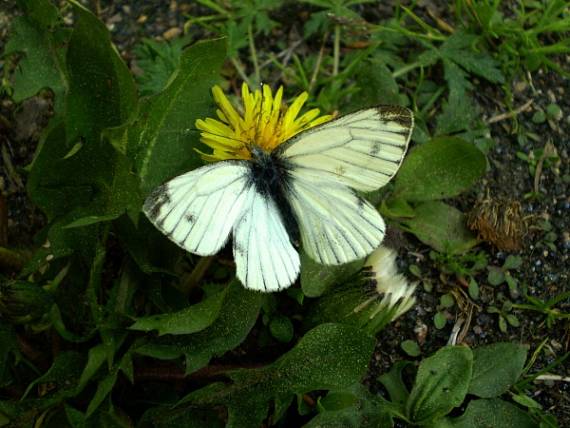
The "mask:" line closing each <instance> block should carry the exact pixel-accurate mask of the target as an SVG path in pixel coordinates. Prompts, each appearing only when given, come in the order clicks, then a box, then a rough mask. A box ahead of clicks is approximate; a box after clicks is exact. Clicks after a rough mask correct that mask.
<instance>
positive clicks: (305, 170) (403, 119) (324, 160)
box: [278, 106, 413, 191]
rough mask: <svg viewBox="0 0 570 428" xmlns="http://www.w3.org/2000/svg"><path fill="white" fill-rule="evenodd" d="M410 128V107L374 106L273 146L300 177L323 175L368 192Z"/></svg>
mask: <svg viewBox="0 0 570 428" xmlns="http://www.w3.org/2000/svg"><path fill="white" fill-rule="evenodd" d="M412 128H413V115H412V112H411V111H410V110H408V109H406V108H404V107H397V106H380V107H374V108H370V109H366V110H361V111H358V112H356V113H352V114H348V115H346V116H343V117H340V118H339V119H336V120H333V121H331V122H328V123H325V124H323V125H321V126H318V127H316V128H313V129H310V130H308V131H305V132H302V133H300V134H299V135H297V136H295V137H293V138H292V139H291V140H289V141H288V142H286V143H285V144H284V145H283V146H281V147H280V148H279V149H278V150H279V152H280V153H279V154H280V155H281V156H282V157H283V158H285V159H287V161H288V162H289V163H290V164H291V165H292V167H293V168H294V169H295V170H296V171H297V172H298V176H299V177H300V178H302V179H306V180H314V179H322V178H323V177H326V176H329V177H330V178H331V179H332V180H333V181H336V182H339V183H342V184H345V185H347V186H349V187H352V188H353V189H356V190H361V191H371V190H375V189H378V188H379V187H382V186H383V185H385V184H386V183H387V182H388V181H389V180H390V179H391V178H392V177H393V176H394V174H396V171H397V170H398V168H399V167H400V164H401V162H402V159H403V158H404V154H405V153H406V148H407V146H408V141H409V140H410V136H411V133H412Z"/></svg>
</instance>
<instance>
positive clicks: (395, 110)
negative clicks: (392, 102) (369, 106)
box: [376, 105, 414, 130]
mask: <svg viewBox="0 0 570 428" xmlns="http://www.w3.org/2000/svg"><path fill="white" fill-rule="evenodd" d="M376 109H377V111H378V114H379V115H380V117H383V118H386V119H388V120H391V121H394V122H396V123H398V124H399V125H401V126H403V127H406V128H410V130H411V129H412V128H413V126H414V114H413V113H412V111H411V110H410V109H409V108H406V107H402V106H389V105H383V106H378V107H376Z"/></svg>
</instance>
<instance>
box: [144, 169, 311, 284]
mask: <svg viewBox="0 0 570 428" xmlns="http://www.w3.org/2000/svg"><path fill="white" fill-rule="evenodd" d="M143 211H144V213H145V214H146V215H147V217H148V218H149V219H150V220H151V221H152V223H154V225H155V226H156V227H157V228H158V229H160V230H161V231H162V232H163V233H164V234H165V235H166V236H167V237H168V238H170V239H171V240H172V241H174V242H175V243H176V244H178V245H179V246H180V247H182V248H184V249H185V250H187V251H190V252H192V253H195V254H199V255H202V256H206V255H211V254H215V253H217V252H218V251H219V250H220V249H221V248H222V247H223V246H224V244H225V243H226V242H227V240H228V237H229V235H230V232H231V231H232V230H233V234H234V246H233V250H234V258H235V262H236V269H237V276H238V278H239V279H240V281H241V282H242V283H243V284H244V286H245V287H246V288H250V289H253V290H260V291H276V290H280V289H282V288H285V287H288V286H289V285H291V284H292V283H293V282H295V280H296V279H297V276H298V275H299V270H300V261H299V255H298V253H297V251H296V250H295V249H294V248H293V245H292V244H291V241H290V240H289V236H288V235H287V231H286V230H285V226H284V225H283V222H282V220H281V216H280V214H279V211H278V209H277V206H276V205H275V203H274V202H273V200H272V199H268V198H266V197H265V196H263V195H261V194H260V193H259V192H258V191H257V190H256V189H255V186H254V184H253V182H252V181H251V178H250V167H249V165H248V162H247V161H224V162H217V163H214V164H211V165H207V166H204V167H202V168H198V169H195V170H193V171H191V172H188V173H186V174H183V175H181V176H178V177H176V178H174V179H172V180H170V181H169V182H167V183H165V184H164V185H162V186H160V187H158V188H157V189H156V190H155V191H153V192H152V194H151V195H150V196H149V197H148V199H147V200H146V202H145V204H144V207H143Z"/></svg>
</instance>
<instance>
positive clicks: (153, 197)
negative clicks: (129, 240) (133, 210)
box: [142, 185, 171, 221]
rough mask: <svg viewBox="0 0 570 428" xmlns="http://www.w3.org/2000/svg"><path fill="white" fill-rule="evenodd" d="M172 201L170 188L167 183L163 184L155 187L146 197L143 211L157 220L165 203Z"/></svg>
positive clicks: (151, 218) (150, 217) (153, 219)
mask: <svg viewBox="0 0 570 428" xmlns="http://www.w3.org/2000/svg"><path fill="white" fill-rule="evenodd" d="M170 202H171V200H170V196H169V195H168V189H167V187H166V185H162V186H159V187H157V188H156V189H154V190H153V191H152V192H151V194H150V195H149V196H148V197H147V198H146V200H145V202H144V205H143V208H142V211H143V212H144V213H145V214H146V216H147V217H148V218H149V219H150V220H152V221H155V220H156V219H157V218H158V216H159V214H160V210H161V208H162V207H163V206H164V205H167V204H170Z"/></svg>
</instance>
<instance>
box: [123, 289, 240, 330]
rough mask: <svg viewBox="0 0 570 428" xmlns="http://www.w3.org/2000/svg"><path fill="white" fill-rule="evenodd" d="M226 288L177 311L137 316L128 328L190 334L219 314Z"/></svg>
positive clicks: (206, 325)
mask: <svg viewBox="0 0 570 428" xmlns="http://www.w3.org/2000/svg"><path fill="white" fill-rule="evenodd" d="M228 290H229V288H225V289H223V290H221V291H219V292H217V293H214V294H213V295H211V296H208V297H206V298H205V299H204V300H202V301H201V302H200V303H197V304H195V305H192V306H189V307H188V308H186V309H183V310H181V311H178V312H174V313H170V314H160V315H151V316H148V317H143V318H138V319H137V320H136V322H135V323H134V324H133V325H131V326H130V327H129V329H131V330H141V331H147V332H148V331H151V330H158V334H159V335H161V336H162V335H164V334H191V333H196V332H198V331H201V330H204V329H205V328H206V327H208V326H210V325H211V324H212V323H213V322H214V321H215V320H216V318H217V317H218V315H219V314H220V309H221V308H222V304H223V303H224V300H225V298H226V294H227V292H228Z"/></svg>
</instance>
